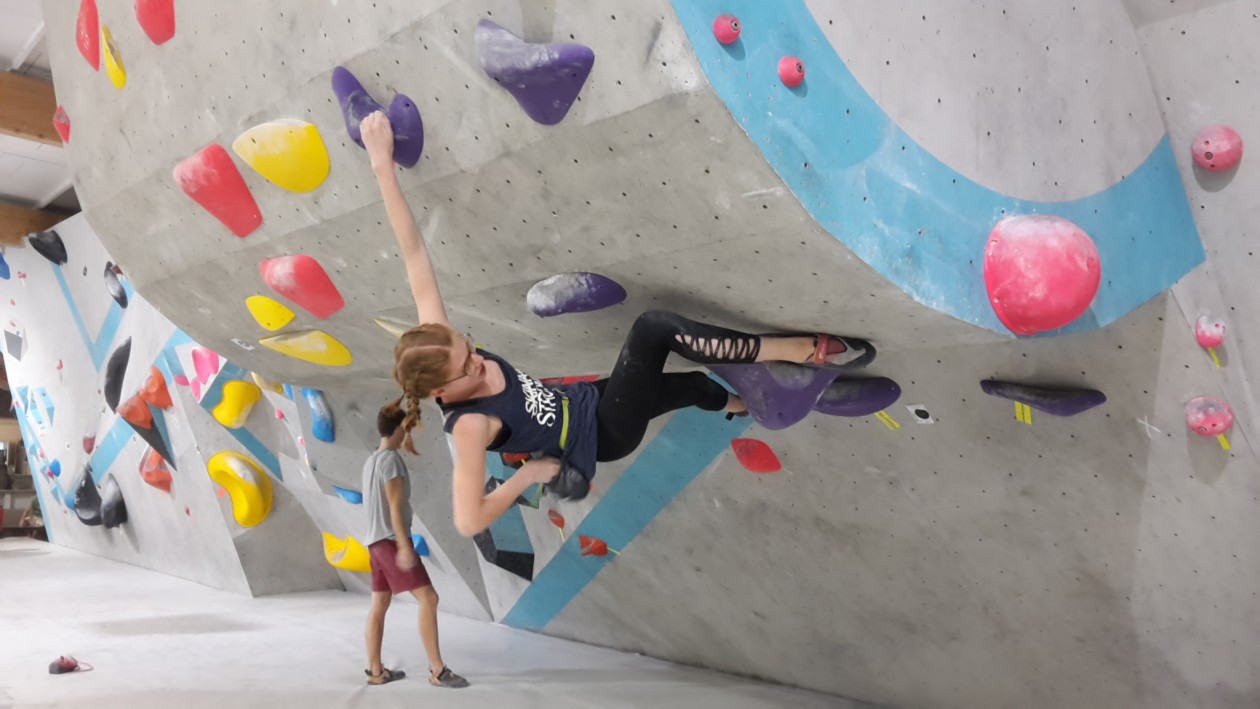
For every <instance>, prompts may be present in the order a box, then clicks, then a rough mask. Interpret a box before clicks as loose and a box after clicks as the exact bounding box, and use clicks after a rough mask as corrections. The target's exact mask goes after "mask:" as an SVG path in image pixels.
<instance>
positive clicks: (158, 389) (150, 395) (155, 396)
mask: <svg viewBox="0 0 1260 709" xmlns="http://www.w3.org/2000/svg"><path fill="white" fill-rule="evenodd" d="M140 398H141V399H144V400H145V401H146V402H147V403H150V404H153V405H154V406H156V407H158V408H159V409H163V410H165V409H169V408H171V406H172V405H173V404H174V402H172V401H171V393H170V392H169V391H167V390H166V379H165V378H163V377H162V372H161V370H159V369H158V368H157V367H150V368H149V377H148V379H145V380H144V386H143V387H141V388H140Z"/></svg>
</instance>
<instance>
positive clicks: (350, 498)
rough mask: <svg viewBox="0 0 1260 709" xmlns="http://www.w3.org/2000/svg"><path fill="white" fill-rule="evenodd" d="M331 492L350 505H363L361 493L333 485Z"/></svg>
mask: <svg viewBox="0 0 1260 709" xmlns="http://www.w3.org/2000/svg"><path fill="white" fill-rule="evenodd" d="M333 492H335V493H337V496H338V497H340V498H341V499H343V500H345V501H346V502H349V503H350V504H352V505H361V504H363V493H361V492H358V491H357V490H347V489H346V488H344V487H340V486H337V485H333Z"/></svg>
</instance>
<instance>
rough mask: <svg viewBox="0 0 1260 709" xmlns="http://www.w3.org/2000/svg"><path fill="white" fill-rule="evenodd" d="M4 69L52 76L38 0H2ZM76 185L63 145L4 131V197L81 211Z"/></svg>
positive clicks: (0, 141) (0, 192)
mask: <svg viewBox="0 0 1260 709" xmlns="http://www.w3.org/2000/svg"><path fill="white" fill-rule="evenodd" d="M0 71H16V72H18V73H19V74H26V75H28V76H32V77H36V78H39V79H44V80H46V81H52V67H51V66H49V63H48V50H47V46H46V40H45V39H44V13H43V9H42V8H41V6H40V2H39V0H0ZM51 119H52V116H49V120H51ZM71 185H72V181H71V176H70V169H69V167H68V163H67V161H66V156H65V155H64V150H63V149H62V148H60V147H57V146H52V145H42V144H40V143H34V142H30V141H25V140H22V139H20V138H12V137H9V136H0V199H3V200H5V201H7V202H11V203H13V204H17V205H21V206H23V207H35V208H40V209H42V208H45V207H49V206H51V207H54V208H60V209H65V210H70V211H77V210H78V207H79V204H78V200H77V199H76V198H75V196H74V189H73V187H72V186H71Z"/></svg>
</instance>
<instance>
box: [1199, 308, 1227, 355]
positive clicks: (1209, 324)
mask: <svg viewBox="0 0 1260 709" xmlns="http://www.w3.org/2000/svg"><path fill="white" fill-rule="evenodd" d="M1194 339H1195V340H1198V342H1199V347H1202V348H1203V349H1205V350H1211V349H1215V348H1217V347H1220V346H1221V345H1222V344H1223V343H1224V342H1225V323H1223V322H1221V321H1220V320H1213V319H1212V318H1211V317H1209V316H1207V315H1201V316H1199V319H1198V320H1196V321H1194Z"/></svg>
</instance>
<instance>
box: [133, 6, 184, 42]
mask: <svg viewBox="0 0 1260 709" xmlns="http://www.w3.org/2000/svg"><path fill="white" fill-rule="evenodd" d="M136 20H137V21H138V22H139V23H140V29H142V30H144V33H145V34H146V35H148V36H149V39H151V40H153V43H154V44H165V43H166V42H167V41H169V40H170V38H171V37H174V36H175V0H136Z"/></svg>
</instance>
